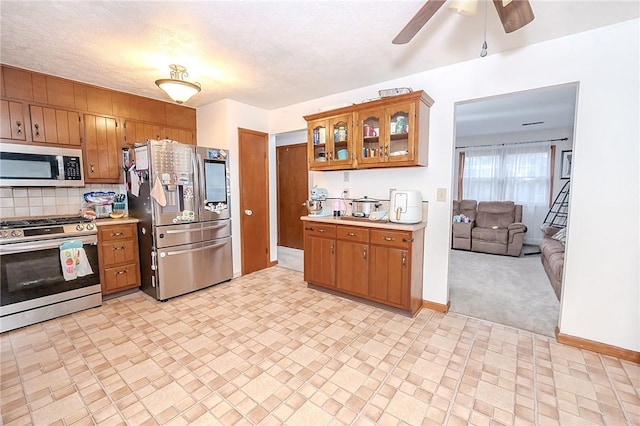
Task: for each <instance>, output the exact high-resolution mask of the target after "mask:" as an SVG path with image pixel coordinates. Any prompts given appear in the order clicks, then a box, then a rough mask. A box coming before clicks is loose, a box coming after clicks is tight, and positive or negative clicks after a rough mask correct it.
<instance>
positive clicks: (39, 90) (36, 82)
mask: <svg viewBox="0 0 640 426" xmlns="http://www.w3.org/2000/svg"><path fill="white" fill-rule="evenodd" d="M31 85H32V87H33V100H34V102H41V103H43V104H46V103H48V95H47V78H46V76H44V75H43V74H36V73H33V74H31ZM71 108H73V105H72V106H71Z"/></svg>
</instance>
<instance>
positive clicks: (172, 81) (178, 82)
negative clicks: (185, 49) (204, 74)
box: [156, 64, 200, 104]
mask: <svg viewBox="0 0 640 426" xmlns="http://www.w3.org/2000/svg"><path fill="white" fill-rule="evenodd" d="M169 68H170V69H171V73H170V75H171V78H162V79H160V80H156V85H157V86H158V87H159V88H161V89H162V90H164V91H165V92H166V93H167V95H169V97H170V98H171V99H173V100H174V101H176V102H177V103H179V104H182V103H185V102H187V101H188V100H189V99H190V98H191V97H192V96H193V95H195V94H196V93H198V92H199V91H200V83H190V82H188V81H185V79H184V78H185V77H188V76H189V74H188V73H187V69H186V68H185V67H183V66H182V65H176V64H172V65H169Z"/></svg>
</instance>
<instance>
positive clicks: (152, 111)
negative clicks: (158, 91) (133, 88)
mask: <svg viewBox="0 0 640 426" xmlns="http://www.w3.org/2000/svg"><path fill="white" fill-rule="evenodd" d="M136 98H137V110H138V120H140V121H148V122H150V123H159V124H163V125H164V124H166V115H165V109H164V108H165V102H162V101H156V100H155V99H148V98H142V97H136Z"/></svg>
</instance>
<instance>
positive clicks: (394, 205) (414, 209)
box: [389, 189, 422, 223]
mask: <svg viewBox="0 0 640 426" xmlns="http://www.w3.org/2000/svg"><path fill="white" fill-rule="evenodd" d="M389 221H391V222H396V223H419V222H421V221H422V194H421V193H420V191H414V190H398V189H394V190H392V191H391V194H390V201H389Z"/></svg>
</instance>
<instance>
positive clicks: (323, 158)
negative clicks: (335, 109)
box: [308, 114, 354, 170]
mask: <svg viewBox="0 0 640 426" xmlns="http://www.w3.org/2000/svg"><path fill="white" fill-rule="evenodd" d="M308 129H309V130H308V131H309V135H308V138H309V141H312V144H310V145H309V167H310V168H312V169H315V170H322V169H327V170H330V169H339V168H349V167H351V165H352V162H353V158H354V157H353V155H352V152H353V148H352V147H353V118H352V114H345V115H339V116H335V117H330V118H326V119H319V120H314V121H313V122H311V123H310V125H309V126H308Z"/></svg>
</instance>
